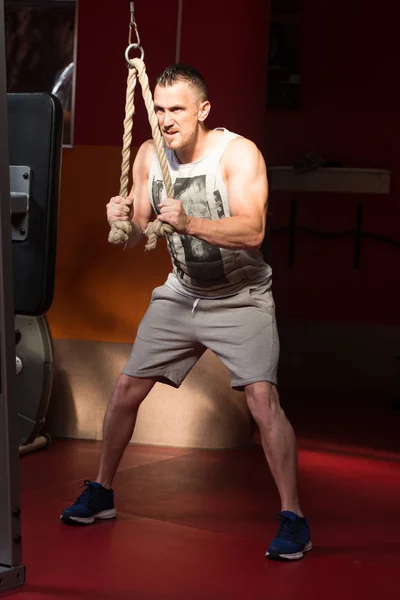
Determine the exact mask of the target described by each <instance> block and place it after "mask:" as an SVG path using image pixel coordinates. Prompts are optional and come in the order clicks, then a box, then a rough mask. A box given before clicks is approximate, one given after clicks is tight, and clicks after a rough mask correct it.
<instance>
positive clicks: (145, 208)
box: [129, 143, 153, 231]
mask: <svg viewBox="0 0 400 600" xmlns="http://www.w3.org/2000/svg"><path fill="white" fill-rule="evenodd" d="M150 152H151V147H150V145H149V144H148V143H145V144H143V145H142V146H141V147H140V149H139V150H138V153H137V155H136V158H135V161H134V163H133V168H132V189H131V192H130V194H129V197H130V198H131V199H132V200H133V218H134V220H135V221H136V222H137V223H138V224H139V226H140V228H141V229H142V231H144V230H145V229H146V227H147V225H148V223H149V221H150V220H151V216H152V212H153V211H152V207H151V204H150V200H149V193H148V182H149V171H150V163H149V160H151V157H150Z"/></svg>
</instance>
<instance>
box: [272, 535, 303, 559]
mask: <svg viewBox="0 0 400 600" xmlns="http://www.w3.org/2000/svg"><path fill="white" fill-rule="evenodd" d="M310 550H312V543H311V540H309V541H308V542H307V544H306V545H305V546H304V550H302V551H301V552H294V553H293V554H277V555H275V554H274V555H273V557H272V556H271V555H270V553H269V552H266V553H265V556H269V557H271V558H274V559H275V560H278V559H281V560H299V559H300V558H303V556H304V552H310Z"/></svg>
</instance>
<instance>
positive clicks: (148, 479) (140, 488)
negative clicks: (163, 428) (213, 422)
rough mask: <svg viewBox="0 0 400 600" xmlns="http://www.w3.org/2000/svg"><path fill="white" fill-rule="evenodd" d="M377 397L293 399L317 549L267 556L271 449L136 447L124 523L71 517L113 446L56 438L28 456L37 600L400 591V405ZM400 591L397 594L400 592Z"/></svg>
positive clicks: (26, 503) (211, 599) (24, 481)
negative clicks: (77, 521) (71, 507)
mask: <svg viewBox="0 0 400 600" xmlns="http://www.w3.org/2000/svg"><path fill="white" fill-rule="evenodd" d="M377 400H378V399H376V398H375V399H373V400H371V401H370V402H369V403H368V402H366V401H365V400H363V399H360V400H358V401H355V400H354V399H349V398H348V399H347V400H346V398H342V399H341V401H340V402H337V401H335V398H334V397H330V398H327V397H325V398H317V397H316V398H314V400H313V399H310V398H308V399H307V403H305V400H304V399H293V400H292V399H291V400H290V401H289V402H288V407H287V412H288V414H289V416H290V418H291V420H292V422H293V424H294V426H295V427H296V429H297V432H298V435H299V447H300V456H299V458H300V477H299V489H300V494H301V499H302V505H303V510H305V511H306V514H307V516H308V517H309V519H310V522H311V526H312V540H313V543H314V549H313V551H312V552H310V553H309V554H308V555H307V556H306V557H305V558H304V559H303V560H301V561H299V562H296V563H291V564H287V563H274V562H270V561H268V560H267V559H265V558H264V552H265V549H266V547H267V545H268V542H269V540H270V538H271V537H273V535H274V534H275V531H276V521H275V520H274V513H276V512H277V511H278V510H279V506H278V499H277V495H276V492H275V488H274V485H273V483H272V480H271V477H270V475H269V472H268V471H267V469H266V467H265V463H264V458H263V454H262V450H261V447H260V446H259V445H258V444H257V443H255V445H254V446H253V447H251V448H248V449H240V450H229V451H207V450H204V451H200V450H186V449H173V448H172V449H171V448H160V447H147V446H146V447H145V446H129V448H128V450H127V452H126V454H125V456H124V458H123V461H122V463H121V465H120V469H119V471H118V474H117V477H116V479H115V485H114V487H115V490H116V507H117V510H118V511H119V514H118V518H117V520H115V521H109V522H103V523H99V524H96V525H93V526H91V527H86V528H80V527H67V526H65V525H62V524H61V523H60V522H59V520H58V519H59V514H60V512H61V510H62V509H63V508H64V507H65V506H66V505H67V504H69V503H70V502H71V500H74V499H75V497H76V496H77V495H78V494H79V492H80V490H79V486H80V485H81V484H82V483H83V479H85V478H90V477H93V476H94V475H95V473H96V467H97V463H98V457H99V451H100V444H99V443H94V442H84V441H69V440H55V441H54V442H53V443H52V445H51V446H50V447H49V448H48V449H46V450H43V451H40V452H38V453H36V454H31V455H27V456H24V457H22V458H21V485H22V509H23V548H24V564H25V565H26V567H27V584H26V586H25V587H24V588H21V589H20V590H17V591H15V592H11V593H8V594H4V595H3V596H4V597H10V598H13V599H16V598H18V599H21V600H22V599H23V600H50V599H52V598H54V599H56V598H57V599H58V598H59V599H63V600H67V599H71V600H72V599H75V600H80V599H82V600H83V599H85V600H95V599H96V600H97V599H99V600H101V599H107V600H119V599H123V600H131V599H132V600H133V599H135V600H167V599H168V600H197V599H204V600H292V599H293V600H302V599H307V600H310V599H311V600H313V599H315V600H338V599H349V600H350V599H351V600H356V599H358V598H360V600H361V599H362V600H369V599H371V600H372V599H374V600H376V599H377V598H378V599H379V598H383V597H385V596H387V597H391V598H400V584H399V570H400V517H399V515H400V435H399V431H400V412H396V411H393V410H391V408H390V403H387V402H385V401H383V400H381V401H377ZM389 595H390V596H389Z"/></svg>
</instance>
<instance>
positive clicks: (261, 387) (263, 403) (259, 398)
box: [245, 382, 284, 427]
mask: <svg viewBox="0 0 400 600" xmlns="http://www.w3.org/2000/svg"><path fill="white" fill-rule="evenodd" d="M245 392H246V400H247V404H248V407H249V410H250V412H251V414H252V416H253V418H254V420H255V422H256V423H257V425H258V426H259V427H268V426H271V425H272V424H273V423H274V421H275V420H276V419H278V418H281V417H282V416H284V412H283V410H282V408H281V405H280V402H279V394H278V390H277V389H276V386H275V385H273V384H272V383H268V382H260V383H255V384H252V385H250V386H247V388H246V390H245Z"/></svg>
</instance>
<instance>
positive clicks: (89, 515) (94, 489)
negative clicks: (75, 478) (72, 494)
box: [60, 479, 117, 525]
mask: <svg viewBox="0 0 400 600" xmlns="http://www.w3.org/2000/svg"><path fill="white" fill-rule="evenodd" d="M84 485H85V486H86V490H85V491H84V492H83V493H82V494H81V495H80V496H79V498H77V499H76V501H75V502H74V504H73V505H72V506H70V507H69V508H66V509H65V510H64V511H63V512H62V514H61V517H60V519H61V521H62V522H63V523H66V524H67V525H91V524H92V523H93V522H94V520H95V519H112V518H114V517H116V516H117V511H116V510H115V508H114V492H113V490H107V489H106V488H105V487H103V486H102V485H101V484H100V483H97V482H92V481H89V480H88V479H86V480H85V484H84Z"/></svg>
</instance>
